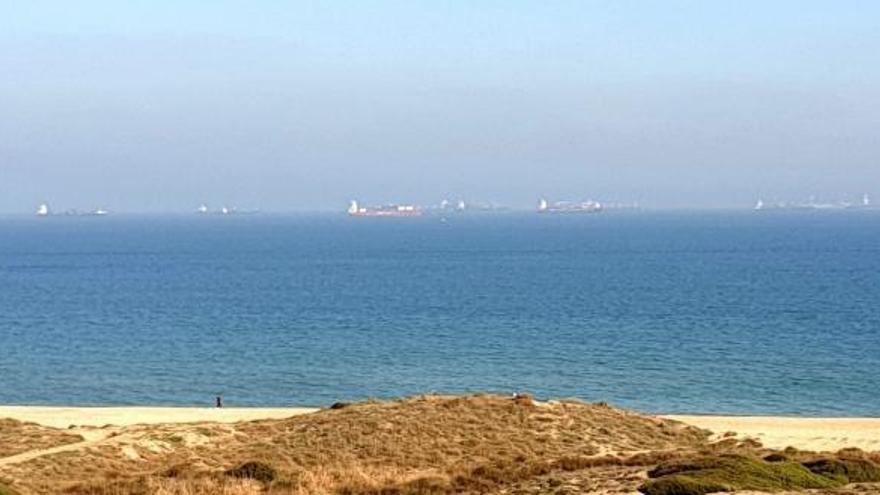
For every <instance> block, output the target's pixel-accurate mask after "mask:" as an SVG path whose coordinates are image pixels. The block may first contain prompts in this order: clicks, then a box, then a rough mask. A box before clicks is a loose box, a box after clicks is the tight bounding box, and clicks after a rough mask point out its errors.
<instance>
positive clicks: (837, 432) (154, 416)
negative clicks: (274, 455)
mask: <svg viewBox="0 0 880 495" xmlns="http://www.w3.org/2000/svg"><path fill="white" fill-rule="evenodd" d="M316 410H317V409H314V408H303V407H289V408H256V407H254V408H222V409H218V408H210V407H203V408H199V407H44V406H0V418H12V419H17V420H19V421H28V422H32V423H37V424H40V425H44V426H50V427H54V428H67V427H69V426H71V425H76V426H104V425H115V426H129V425H135V424H162V423H193V422H205V421H208V422H217V423H234V422H237V421H251V420H257V419H281V418H288V417H291V416H296V415H300V414H307V413H311V412H314V411H316ZM663 417H664V418H668V419H674V420H677V421H682V422H684V423H688V424H691V425H694V426H697V427H699V428H705V429H708V430H712V431H713V432H715V433H716V434H718V435H722V434H724V433H726V432H730V431H733V432H736V433H737V434H738V435H739V436H740V437H751V438H756V439H758V440H760V441H761V442H762V443H763V444H764V445H765V446H767V447H770V448H777V449H782V448H785V447H788V446H792V447H797V448H799V449H804V450H817V451H823V450H838V449H841V448H845V447H858V448H860V449H863V450H868V451H874V450H880V418H795V417H777V416H699V415H670V416H663Z"/></svg>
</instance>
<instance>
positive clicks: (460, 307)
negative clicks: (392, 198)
mask: <svg viewBox="0 0 880 495" xmlns="http://www.w3.org/2000/svg"><path fill="white" fill-rule="evenodd" d="M878 371H880V213H875V212H867V211H866V212H855V211H852V212H809V213H808V212H801V213H795V212H791V213H781V212H780V213H772V212H771V213H768V214H766V215H765V214H755V213H751V212H748V213H746V212H744V213H731V212H713V213H628V214H623V213H609V214H602V215H586V216H568V217H566V216H539V215H534V214H531V215H530V214H503V215H495V216H480V215H474V216H460V217H449V218H448V219H447V221H446V222H441V221H440V219H439V218H436V217H425V218H420V219H350V218H346V217H344V216H341V215H312V216H306V215H300V216H252V217H229V218H219V217H204V218H199V217H177V218H175V217H122V216H120V217H108V218H48V219H32V218H12V217H7V218H3V219H0V403H32V404H37V403H40V404H43V403H56V404H158V403H162V404H210V403H211V400H212V398H213V396H214V395H216V394H218V393H222V394H224V395H225V397H226V402H227V404H229V405H318V404H326V403H329V402H332V401H336V400H350V399H359V398H365V397H370V396H377V397H385V396H398V395H402V394H413V393H421V392H429V391H438V392H463V391H483V390H488V391H498V392H505V393H509V392H512V391H531V392H533V393H535V394H537V395H538V396H539V397H563V396H577V397H582V398H585V399H588V400H607V401H610V402H613V403H616V404H618V405H622V406H628V407H633V408H638V409H641V410H646V411H653V412H679V411H697V412H726V413H797V414H835V415H880V394H878V390H880V385H878V378H877V377H878Z"/></svg>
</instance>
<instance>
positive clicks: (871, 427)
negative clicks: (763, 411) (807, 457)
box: [663, 415, 880, 451]
mask: <svg viewBox="0 0 880 495" xmlns="http://www.w3.org/2000/svg"><path fill="white" fill-rule="evenodd" d="M663 417H664V418H668V419H674V420H677V421H682V422H684V423H688V424H691V425H694V426H697V427H699V428H705V429H707V430H712V431H713V432H714V433H715V434H716V435H723V434H724V433H726V432H730V431H733V432H736V433H737V434H738V436H739V437H741V438H742V437H750V438H755V439H757V440H760V441H761V443H762V444H764V446H765V447H770V448H775V449H784V448H785V447H789V446H791V447H795V448H798V449H801V450H815V451H835V450H839V449H842V448H845V447H857V448H860V449H862V450H866V451H875V450H880V418H794V417H776V416H678V415H674V416H663Z"/></svg>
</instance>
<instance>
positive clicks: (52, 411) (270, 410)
mask: <svg viewBox="0 0 880 495" xmlns="http://www.w3.org/2000/svg"><path fill="white" fill-rule="evenodd" d="M315 411H318V409H317V408H310V407H222V408H217V407H173V406H167V407H153V406H95V407H91V406H89V407H66V406H2V405H0V418H11V419H15V420H18V421H23V422H28V423H37V424H39V425H42V426H49V427H52V428H69V427H70V426H88V427H101V426H105V425H113V426H132V425H138V424H167V423H204V422H210V423H236V422H239V421H254V420H259V419H282V418H289V417H291V416H297V415H301V414H308V413H311V412H315Z"/></svg>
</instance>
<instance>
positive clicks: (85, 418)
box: [0, 406, 317, 467]
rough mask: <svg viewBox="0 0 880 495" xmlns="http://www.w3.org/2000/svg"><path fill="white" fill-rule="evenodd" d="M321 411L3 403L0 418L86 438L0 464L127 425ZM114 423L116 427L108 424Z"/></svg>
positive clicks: (99, 437)
mask: <svg viewBox="0 0 880 495" xmlns="http://www.w3.org/2000/svg"><path fill="white" fill-rule="evenodd" d="M314 411H317V409H311V408H222V409H218V408H196V407H32V406H0V418H12V419H17V420H19V421H26V422H31V423H37V424H40V425H43V426H48V427H52V428H61V429H65V430H67V431H69V432H70V433H74V434H77V435H80V436H81V437H83V441H81V442H76V443H70V444H67V445H60V446H58V447H51V448H48V449H37V450H30V451H27V452H22V453H20V454H16V455H12V456H8V457H3V458H0V467H3V466H9V465H12V464H18V463H22V462H27V461H30V460H32V459H36V458H38V457H43V456H47V455H53V454H59V453H62V452H71V451H75V450H81V449H85V448H89V447H94V446H97V445H99V444H103V443H108V442H115V443H118V442H120V441H122V440H123V438H121V437H119V436H118V435H119V434H120V433H123V432H125V431H126V430H125V427H127V426H134V425H151V424H180V423H236V422H239V421H252V420H258V419H281V418H289V417H291V416H296V415H299V414H307V413H310V412H314ZM108 425H112V426H108Z"/></svg>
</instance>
